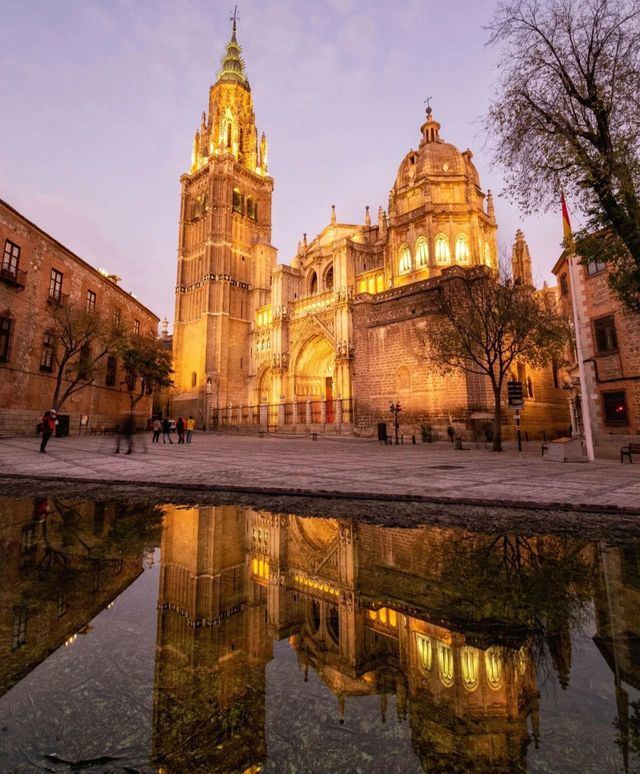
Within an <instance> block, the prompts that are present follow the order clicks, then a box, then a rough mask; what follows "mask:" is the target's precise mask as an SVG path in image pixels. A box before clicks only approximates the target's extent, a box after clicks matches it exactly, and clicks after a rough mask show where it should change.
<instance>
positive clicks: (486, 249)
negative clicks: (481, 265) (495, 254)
mask: <svg viewBox="0 0 640 774" xmlns="http://www.w3.org/2000/svg"><path fill="white" fill-rule="evenodd" d="M484 262H485V263H486V264H487V266H491V263H492V262H491V247H490V246H489V243H488V242H485V243H484Z"/></svg>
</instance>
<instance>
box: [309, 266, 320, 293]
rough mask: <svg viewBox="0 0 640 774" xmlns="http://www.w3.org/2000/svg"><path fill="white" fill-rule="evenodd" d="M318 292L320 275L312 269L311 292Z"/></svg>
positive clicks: (310, 277)
mask: <svg viewBox="0 0 640 774" xmlns="http://www.w3.org/2000/svg"><path fill="white" fill-rule="evenodd" d="M317 292H318V275H317V274H316V273H315V271H313V270H311V274H309V294H310V295H313V294H314V293H317Z"/></svg>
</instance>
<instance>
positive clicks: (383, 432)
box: [378, 422, 387, 443]
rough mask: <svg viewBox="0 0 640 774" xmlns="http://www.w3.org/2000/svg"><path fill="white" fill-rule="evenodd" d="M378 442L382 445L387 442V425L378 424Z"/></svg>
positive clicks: (384, 423) (383, 423)
mask: <svg viewBox="0 0 640 774" xmlns="http://www.w3.org/2000/svg"><path fill="white" fill-rule="evenodd" d="M378 440H379V441H380V442H381V443H386V442H387V423H386V422H378Z"/></svg>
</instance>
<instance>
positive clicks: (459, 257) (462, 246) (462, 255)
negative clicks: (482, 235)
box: [456, 234, 469, 264]
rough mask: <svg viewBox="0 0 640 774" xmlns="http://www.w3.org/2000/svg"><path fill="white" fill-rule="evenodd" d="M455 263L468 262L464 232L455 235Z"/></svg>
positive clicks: (467, 244) (467, 242)
mask: <svg viewBox="0 0 640 774" xmlns="http://www.w3.org/2000/svg"><path fill="white" fill-rule="evenodd" d="M456 263H461V264H467V263H469V240H468V239H467V237H466V236H465V235H464V234H458V236H457V237H456Z"/></svg>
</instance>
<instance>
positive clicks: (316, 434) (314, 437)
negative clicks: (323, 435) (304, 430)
mask: <svg viewBox="0 0 640 774" xmlns="http://www.w3.org/2000/svg"><path fill="white" fill-rule="evenodd" d="M311 440H312V441H317V440H318V433H311Z"/></svg>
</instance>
